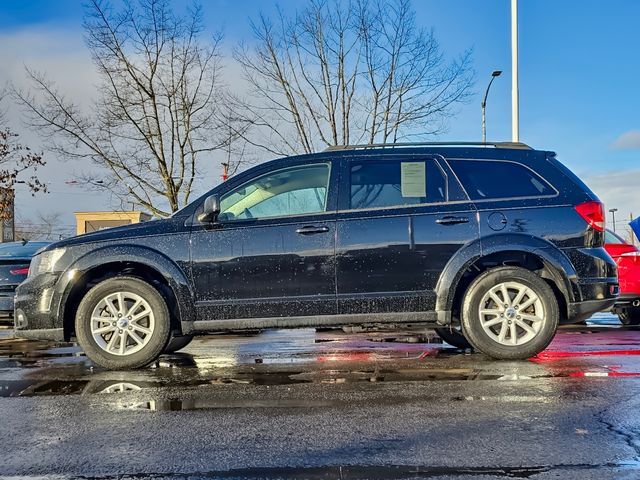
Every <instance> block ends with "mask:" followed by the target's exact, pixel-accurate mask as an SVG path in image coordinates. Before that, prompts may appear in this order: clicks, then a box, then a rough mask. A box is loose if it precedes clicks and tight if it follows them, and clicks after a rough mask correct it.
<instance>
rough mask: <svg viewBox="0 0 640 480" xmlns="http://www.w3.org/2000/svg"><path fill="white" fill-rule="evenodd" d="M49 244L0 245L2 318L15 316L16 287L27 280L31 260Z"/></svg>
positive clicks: (0, 303) (0, 308) (20, 243)
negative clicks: (14, 299)
mask: <svg viewBox="0 0 640 480" xmlns="http://www.w3.org/2000/svg"><path fill="white" fill-rule="evenodd" d="M49 243H50V242H27V241H25V242H9V243H0V316H5V317H7V316H13V298H14V296H15V290H16V287H17V286H18V285H20V284H21V283H22V282H23V281H24V280H25V279H26V278H27V274H28V273H29V264H30V263H31V258H32V257H33V256H34V255H35V254H36V252H37V251H38V250H40V249H41V248H43V247H46V246H47V245H49Z"/></svg>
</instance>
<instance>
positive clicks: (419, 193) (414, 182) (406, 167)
mask: <svg viewBox="0 0 640 480" xmlns="http://www.w3.org/2000/svg"><path fill="white" fill-rule="evenodd" d="M400 191H401V193H402V196H403V197H426V196H427V173H426V170H425V163H424V162H402V163H400Z"/></svg>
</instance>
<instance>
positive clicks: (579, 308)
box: [561, 298, 617, 323]
mask: <svg viewBox="0 0 640 480" xmlns="http://www.w3.org/2000/svg"><path fill="white" fill-rule="evenodd" d="M616 300H617V299H616V298H608V299H605V300H590V301H587V302H579V303H570V304H569V312H568V313H569V318H567V320H566V321H565V322H561V323H579V322H582V321H584V320H586V319H587V318H589V317H590V316H592V315H593V314H594V313H598V312H602V311H603V310H608V309H610V308H611V307H612V306H613V305H614V303H615V302H616Z"/></svg>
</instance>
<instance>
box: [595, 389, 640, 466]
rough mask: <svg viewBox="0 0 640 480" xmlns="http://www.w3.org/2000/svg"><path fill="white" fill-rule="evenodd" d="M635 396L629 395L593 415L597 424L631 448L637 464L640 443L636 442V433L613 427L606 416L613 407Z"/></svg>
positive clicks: (616, 426)
mask: <svg viewBox="0 0 640 480" xmlns="http://www.w3.org/2000/svg"><path fill="white" fill-rule="evenodd" d="M635 398H636V396H635V395H631V396H629V397H628V398H626V399H623V400H619V401H617V402H615V403H613V404H611V405H609V406H608V407H606V408H603V409H602V410H600V411H598V412H597V413H596V414H595V418H596V420H597V421H598V422H600V423H601V424H602V425H604V426H605V428H606V429H607V430H608V431H609V432H611V433H613V434H614V435H616V436H618V437H620V438H621V439H622V440H624V442H625V444H626V445H627V446H628V447H629V448H631V449H632V450H633V451H634V452H635V453H636V454H635V456H634V461H636V462H638V461H640V442H639V441H638V433H637V432H633V431H629V429H624V428H622V427H620V426H618V425H615V424H614V423H612V422H611V421H609V420H607V418H606V415H607V413H608V412H609V411H610V410H611V409H612V408H613V407H615V406H617V405H620V404H622V403H626V402H628V401H630V400H633V399H635Z"/></svg>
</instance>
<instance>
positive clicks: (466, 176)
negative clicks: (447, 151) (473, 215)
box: [449, 160, 556, 200]
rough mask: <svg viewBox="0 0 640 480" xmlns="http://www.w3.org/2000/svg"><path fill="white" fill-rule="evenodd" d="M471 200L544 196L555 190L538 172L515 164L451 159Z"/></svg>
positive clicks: (453, 167)
mask: <svg viewBox="0 0 640 480" xmlns="http://www.w3.org/2000/svg"><path fill="white" fill-rule="evenodd" d="M449 164H450V165H451V168H452V169H453V171H454V172H455V173H456V175H457V176H458V178H459V179H460V182H462V185H463V186H464V188H465V190H466V191H467V194H468V195H469V198H470V199H471V200H485V199H492V198H518V197H541V196H550V195H555V194H556V191H555V190H554V188H553V187H552V186H551V185H549V184H548V183H547V182H546V181H545V180H544V179H543V178H542V177H540V176H539V175H538V174H537V173H535V172H533V171H532V170H530V169H528V168H527V167H525V166H524V165H521V164H519V163H515V162H505V161H494V160H450V161H449Z"/></svg>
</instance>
